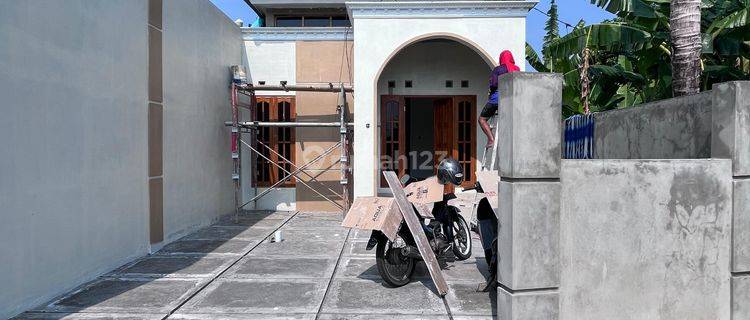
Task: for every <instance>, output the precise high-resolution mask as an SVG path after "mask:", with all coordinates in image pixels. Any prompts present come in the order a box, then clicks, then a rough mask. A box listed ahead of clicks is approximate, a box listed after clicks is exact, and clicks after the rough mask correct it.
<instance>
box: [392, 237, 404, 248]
mask: <svg viewBox="0 0 750 320" xmlns="http://www.w3.org/2000/svg"><path fill="white" fill-rule="evenodd" d="M393 247H394V248H404V247H406V242H404V239H401V237H396V240H394V241H393Z"/></svg>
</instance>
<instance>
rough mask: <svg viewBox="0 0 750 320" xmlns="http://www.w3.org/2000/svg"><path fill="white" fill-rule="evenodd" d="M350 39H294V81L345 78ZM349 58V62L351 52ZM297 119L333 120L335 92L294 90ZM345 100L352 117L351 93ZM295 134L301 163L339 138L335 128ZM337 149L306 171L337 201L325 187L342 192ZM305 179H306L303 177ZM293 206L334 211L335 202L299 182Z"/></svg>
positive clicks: (350, 51)
mask: <svg viewBox="0 0 750 320" xmlns="http://www.w3.org/2000/svg"><path fill="white" fill-rule="evenodd" d="M351 44H352V43H351V42H346V47H345V46H344V45H345V42H341V41H310V42H307V41H299V42H297V43H296V58H297V63H296V74H297V83H321V82H323V83H327V82H334V83H335V82H339V81H342V82H344V83H348V82H349V68H348V63H347V60H346V56H344V54H345V52H348V53H349V54H351V53H352V52H353V51H352V48H351ZM349 62H350V63H353V59H352V58H351V55H350V57H349ZM296 97H297V121H301V122H304V121H309V122H337V121H339V115H338V112H337V111H336V106H337V104H338V94H335V93H316V92H297V95H296ZM347 102H348V104H349V112H350V115H349V121H352V119H353V116H352V114H351V113H352V112H353V110H354V109H353V106H354V97H353V95H351V94H348V95H347ZM296 138H297V159H296V161H297V164H298V165H300V166H301V165H304V163H306V162H307V161H309V160H312V159H314V158H315V157H316V156H318V155H319V154H321V153H323V152H325V150H326V149H328V148H329V147H331V146H333V145H335V144H336V143H337V142H339V140H340V136H339V133H338V129H336V128H298V129H297V131H296ZM339 157H340V152H339V150H338V148H337V149H336V150H335V151H333V152H331V153H330V154H329V155H328V156H326V157H325V158H324V159H322V160H320V161H319V162H316V163H315V164H314V165H311V166H310V168H311V169H313V170H310V171H308V173H310V174H311V175H313V176H315V177H316V178H317V179H318V180H319V181H321V182H322V183H323V184H324V185H325V187H320V184H319V183H310V185H312V186H315V188H316V190H318V191H319V192H321V193H322V194H324V195H325V196H326V197H329V198H331V199H334V200H337V201H339V203H340V204H341V203H342V202H341V201H340V198H339V197H338V196H334V195H333V194H332V193H331V192H330V191H329V190H327V188H326V187H328V188H330V189H331V190H334V191H335V192H336V193H337V194H340V193H341V192H342V186H341V184H340V183H339V179H340V178H341V176H340V171H339V168H340V167H339V164H337V163H336V162H337V161H338V160H339ZM306 180H307V179H306ZM296 199H297V210H300V211H330V212H338V211H340V209H338V208H337V207H336V206H334V205H332V204H331V203H329V202H328V201H326V200H325V199H323V198H322V197H321V196H320V195H318V194H316V193H315V192H314V191H312V190H310V189H309V188H308V187H306V186H304V185H303V184H301V183H297V187H296Z"/></svg>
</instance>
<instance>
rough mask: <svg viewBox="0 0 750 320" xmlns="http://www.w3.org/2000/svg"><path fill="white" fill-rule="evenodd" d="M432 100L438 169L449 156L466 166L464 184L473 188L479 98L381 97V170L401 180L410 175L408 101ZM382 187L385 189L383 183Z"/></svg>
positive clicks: (383, 183)
mask: <svg viewBox="0 0 750 320" xmlns="http://www.w3.org/2000/svg"><path fill="white" fill-rule="evenodd" d="M407 98H430V99H432V102H433V141H434V151H435V152H434V157H433V161H434V164H435V166H437V163H438V162H439V161H440V160H442V159H443V158H444V157H446V156H450V157H453V158H454V159H456V160H458V162H459V163H460V164H461V165H462V166H463V169H464V174H465V177H466V179H465V181H464V183H463V185H462V186H471V185H473V184H474V182H475V181H476V178H475V174H474V171H476V164H475V162H476V134H477V131H476V130H477V127H476V112H477V109H476V96H444V97H420V96H416V97H406V96H389V95H384V96H382V97H381V109H380V110H381V113H380V158H381V161H380V163H381V170H393V171H396V173H397V174H398V175H399V176H402V175H403V174H405V173H407V171H408V166H409V159H410V157H409V156H408V154H409V150H408V149H409V148H408V143H407V139H406V137H407V132H408V130H409V128H408V127H407V125H406V108H407V106H406V103H405V101H406V99H407ZM381 186H385V181H384V180H383V179H382V174H381Z"/></svg>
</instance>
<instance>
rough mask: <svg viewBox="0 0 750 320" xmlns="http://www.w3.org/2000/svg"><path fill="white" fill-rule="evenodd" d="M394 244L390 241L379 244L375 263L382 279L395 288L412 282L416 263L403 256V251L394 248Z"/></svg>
mask: <svg viewBox="0 0 750 320" xmlns="http://www.w3.org/2000/svg"><path fill="white" fill-rule="evenodd" d="M392 244H393V243H392V242H390V241H380V242H378V247H377V249H376V251H375V261H376V265H377V267H378V273H380V277H382V278H383V280H384V281H385V282H386V283H387V284H389V285H391V286H393V287H401V286H404V285H406V284H408V283H409V282H411V275H412V273H414V266H415V261H414V259H413V258H409V257H405V256H403V255H402V254H401V249H399V248H392Z"/></svg>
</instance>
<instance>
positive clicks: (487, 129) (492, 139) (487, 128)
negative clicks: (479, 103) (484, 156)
mask: <svg viewBox="0 0 750 320" xmlns="http://www.w3.org/2000/svg"><path fill="white" fill-rule="evenodd" d="M479 126H480V127H481V128H482V131H484V135H486V136H487V145H486V146H485V148H490V147H492V146H493V145H494V144H495V137H493V136H492V129H491V128H490V124H489V123H487V119H486V118H485V117H479Z"/></svg>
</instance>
